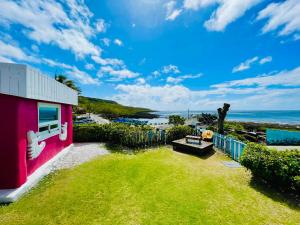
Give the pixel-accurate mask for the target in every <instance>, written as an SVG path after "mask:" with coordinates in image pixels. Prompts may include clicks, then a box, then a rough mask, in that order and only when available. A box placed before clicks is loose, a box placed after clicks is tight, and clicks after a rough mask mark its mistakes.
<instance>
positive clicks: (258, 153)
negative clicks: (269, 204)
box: [241, 143, 300, 193]
mask: <svg viewBox="0 0 300 225" xmlns="http://www.w3.org/2000/svg"><path fill="white" fill-rule="evenodd" d="M241 164H242V165H243V166H245V167H246V168H248V169H250V170H251V171H252V174H253V175H254V176H257V177H260V178H262V179H263V180H265V181H266V182H268V183H269V184H270V185H272V186H274V187H276V188H279V189H281V190H293V191H296V192H298V193H299V192H300V151H299V150H285V151H278V150H276V149H269V148H267V147H266V146H263V145H260V144H255V143H249V144H247V146H246V148H245V149H244V152H243V154H242V156H241Z"/></svg>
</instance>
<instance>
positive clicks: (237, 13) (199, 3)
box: [183, 0, 262, 31]
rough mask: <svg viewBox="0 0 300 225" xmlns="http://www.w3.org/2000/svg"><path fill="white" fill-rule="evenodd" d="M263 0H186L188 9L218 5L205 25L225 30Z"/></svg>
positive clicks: (216, 29)
mask: <svg viewBox="0 0 300 225" xmlns="http://www.w3.org/2000/svg"><path fill="white" fill-rule="evenodd" d="M261 1H262V0H185V1H184V4H183V7H184V8H185V9H186V10H199V9H201V8H206V7H209V6H212V5H218V7H217V9H216V10H215V11H214V12H213V13H212V15H211V17H210V19H209V20H207V21H206V22H205V23H204V26H205V27H206V28H207V29H208V30H211V31H223V30H224V29H225V28H226V27H227V26H228V25H229V24H230V23H232V22H234V21H235V20H237V19H238V18H240V17H241V16H243V15H244V14H245V12H246V11H247V10H249V9H250V8H252V7H253V6H255V5H256V4H258V3H259V2H261Z"/></svg>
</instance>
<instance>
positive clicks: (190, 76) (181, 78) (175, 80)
mask: <svg viewBox="0 0 300 225" xmlns="http://www.w3.org/2000/svg"><path fill="white" fill-rule="evenodd" d="M202 76H203V74H201V73H199V74H195V75H193V74H188V75H184V76H178V77H168V78H167V82H168V83H174V84H178V83H180V82H182V81H184V80H186V79H197V78H199V77H202Z"/></svg>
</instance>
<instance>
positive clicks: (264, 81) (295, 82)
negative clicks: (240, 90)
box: [212, 67, 300, 88]
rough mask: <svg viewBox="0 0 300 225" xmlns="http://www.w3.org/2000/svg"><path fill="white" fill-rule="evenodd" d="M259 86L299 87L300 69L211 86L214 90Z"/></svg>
mask: <svg viewBox="0 0 300 225" xmlns="http://www.w3.org/2000/svg"><path fill="white" fill-rule="evenodd" d="M253 85H256V86H261V87H268V86H273V85H279V86H283V87H286V86H291V87H293V86H294V87H295V86H300V67H297V68H295V69H293V70H289V71H281V72H279V73H276V74H274V75H261V76H257V77H253V78H247V79H243V80H234V81H230V82H225V83H222V84H217V85H213V86H212V87H215V88H225V87H241V86H253Z"/></svg>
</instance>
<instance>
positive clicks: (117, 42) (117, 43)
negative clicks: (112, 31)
mask: <svg viewBox="0 0 300 225" xmlns="http://www.w3.org/2000/svg"><path fill="white" fill-rule="evenodd" d="M114 43H115V44H116V45H118V46H122V45H123V42H122V41H121V40H120V39H118V38H116V39H115V40H114Z"/></svg>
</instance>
